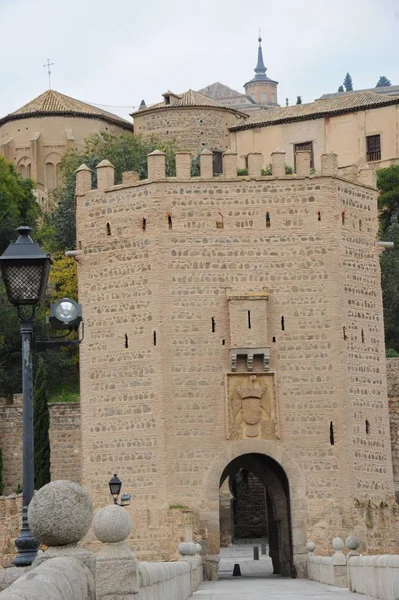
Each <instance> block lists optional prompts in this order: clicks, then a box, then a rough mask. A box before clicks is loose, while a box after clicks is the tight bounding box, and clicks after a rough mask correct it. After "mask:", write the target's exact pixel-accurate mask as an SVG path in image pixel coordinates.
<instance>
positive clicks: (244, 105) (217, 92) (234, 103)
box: [198, 81, 276, 115]
mask: <svg viewBox="0 0 399 600" xmlns="http://www.w3.org/2000/svg"><path fill="white" fill-rule="evenodd" d="M198 91H199V92H200V94H204V95H205V96H208V97H209V98H212V100H216V102H220V104H223V105H224V106H229V107H230V108H234V109H235V110H238V111H240V112H244V113H246V114H247V115H249V114H253V113H254V112H255V111H259V110H264V109H268V108H271V106H270V105H265V106H264V105H260V104H257V103H256V102H255V100H252V98H251V96H248V95H247V94H241V93H240V92H237V91H236V90H233V89H232V88H231V87H229V86H228V85H224V84H223V83H220V82H219V81H216V82H215V83H212V84H210V85H207V86H206V87H204V88H202V89H201V90H198ZM274 106H276V105H274Z"/></svg>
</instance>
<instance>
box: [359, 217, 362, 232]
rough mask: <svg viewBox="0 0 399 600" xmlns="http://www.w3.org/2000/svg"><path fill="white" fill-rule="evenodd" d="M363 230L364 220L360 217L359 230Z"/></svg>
mask: <svg viewBox="0 0 399 600" xmlns="http://www.w3.org/2000/svg"><path fill="white" fill-rule="evenodd" d="M361 230H362V221H361V219H359V231H361Z"/></svg>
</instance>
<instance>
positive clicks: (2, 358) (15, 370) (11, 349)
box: [0, 156, 40, 395]
mask: <svg viewBox="0 0 399 600" xmlns="http://www.w3.org/2000/svg"><path fill="white" fill-rule="evenodd" d="M39 215H40V210H39V207H38V204H37V202H36V198H35V195H34V186H33V182H32V181H31V180H30V179H23V178H22V177H20V175H19V174H18V173H17V171H16V169H15V167H14V165H13V164H12V163H10V162H9V161H7V160H6V159H5V158H4V157H2V156H0V254H2V253H3V252H4V250H5V249H6V248H7V246H8V244H9V243H10V242H11V241H14V240H15V239H16V237H17V233H16V231H15V229H16V228H17V227H18V226H19V225H29V226H30V227H32V228H33V229H34V230H35V228H36V223H37V219H38V217H39ZM20 389H21V338H20V333H19V323H18V318H17V314H16V311H15V309H14V307H13V306H12V305H11V304H10V302H9V301H8V298H7V295H6V292H5V288H4V284H3V281H2V280H1V279H0V390H1V393H2V394H4V395H10V394H12V393H15V392H18V391H20Z"/></svg>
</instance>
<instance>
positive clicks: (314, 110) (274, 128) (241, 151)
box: [230, 91, 399, 178]
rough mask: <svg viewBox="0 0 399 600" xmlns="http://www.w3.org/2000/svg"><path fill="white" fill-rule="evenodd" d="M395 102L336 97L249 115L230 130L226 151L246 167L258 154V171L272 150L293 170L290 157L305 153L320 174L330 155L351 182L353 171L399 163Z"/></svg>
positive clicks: (369, 96) (398, 105)
mask: <svg viewBox="0 0 399 600" xmlns="http://www.w3.org/2000/svg"><path fill="white" fill-rule="evenodd" d="M398 123H399V97H395V96H388V95H384V94H377V93H375V92H373V91H365V92H357V93H352V94H342V95H340V94H338V95H337V96H336V97H332V98H326V99H320V100H317V101H316V102H312V103H309V104H299V105H296V106H287V107H281V108H271V109H270V110H266V111H261V112H257V113H253V114H252V115H251V116H250V117H249V118H248V119H247V120H246V121H245V122H243V123H237V125H234V126H233V127H231V128H230V132H231V140H230V142H231V148H232V149H233V150H234V151H235V152H237V156H238V164H239V166H240V167H241V168H243V167H245V166H246V157H247V155H248V153H251V152H261V153H262V156H263V166H266V165H268V164H269V163H270V162H271V155H272V153H273V152H274V150H275V149H276V148H279V149H280V150H283V151H284V152H285V153H286V157H287V164H288V165H289V166H290V167H293V168H294V169H295V155H296V152H298V151H300V150H309V151H310V152H311V166H312V168H313V169H315V170H316V171H320V168H321V157H322V155H323V154H324V153H329V152H335V153H336V154H337V155H338V166H339V169H340V173H341V174H342V175H343V176H344V177H349V178H356V176H357V171H358V169H359V168H362V167H364V166H366V165H367V166H369V167H370V168H373V169H379V168H383V167H387V166H389V165H390V164H394V163H398V162H399V133H398V131H399V127H398Z"/></svg>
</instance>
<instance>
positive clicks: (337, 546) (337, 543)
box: [332, 537, 345, 552]
mask: <svg viewBox="0 0 399 600" xmlns="http://www.w3.org/2000/svg"><path fill="white" fill-rule="evenodd" d="M332 547H333V550H335V552H341V550H343V549H344V547H345V544H344V540H343V539H341V538H340V537H336V538H334V539H333V541H332Z"/></svg>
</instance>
